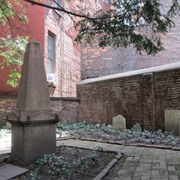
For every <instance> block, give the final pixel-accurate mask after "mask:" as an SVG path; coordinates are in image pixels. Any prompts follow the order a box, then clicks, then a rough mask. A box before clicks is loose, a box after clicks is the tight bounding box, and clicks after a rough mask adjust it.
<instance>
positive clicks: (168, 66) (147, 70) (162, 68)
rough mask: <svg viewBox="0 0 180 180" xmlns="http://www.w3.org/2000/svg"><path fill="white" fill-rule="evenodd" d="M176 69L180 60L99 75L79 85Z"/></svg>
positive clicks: (179, 67) (179, 65) (178, 67)
mask: <svg viewBox="0 0 180 180" xmlns="http://www.w3.org/2000/svg"><path fill="white" fill-rule="evenodd" d="M176 69H180V62H177V63H172V64H166V65H162V66H156V67H151V68H144V69H139V70H135V71H128V72H124V73H118V74H113V75H107V76H103V77H98V78H91V79H86V80H83V81H81V82H80V83H78V84H77V85H85V84H90V83H95V82H101V81H108V80H112V79H118V78H125V77H130V76H136V75H142V74H147V73H154V72H162V71H169V70H176Z"/></svg>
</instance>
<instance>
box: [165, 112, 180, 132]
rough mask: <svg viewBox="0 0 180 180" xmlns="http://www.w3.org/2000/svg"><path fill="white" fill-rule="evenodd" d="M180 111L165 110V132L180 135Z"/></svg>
mask: <svg viewBox="0 0 180 180" xmlns="http://www.w3.org/2000/svg"><path fill="white" fill-rule="evenodd" d="M179 123H180V110H165V131H174V134H175V135H180V134H179Z"/></svg>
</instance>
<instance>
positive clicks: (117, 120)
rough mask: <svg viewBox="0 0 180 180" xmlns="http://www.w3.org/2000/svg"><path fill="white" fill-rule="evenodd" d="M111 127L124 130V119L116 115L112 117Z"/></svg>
mask: <svg viewBox="0 0 180 180" xmlns="http://www.w3.org/2000/svg"><path fill="white" fill-rule="evenodd" d="M112 126H113V128H116V129H119V130H125V129H126V119H125V118H124V117H123V116H121V115H118V116H116V117H114V118H113V123H112Z"/></svg>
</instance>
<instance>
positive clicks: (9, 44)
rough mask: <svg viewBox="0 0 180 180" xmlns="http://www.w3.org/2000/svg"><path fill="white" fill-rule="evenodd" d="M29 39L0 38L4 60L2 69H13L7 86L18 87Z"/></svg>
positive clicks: (0, 48)
mask: <svg viewBox="0 0 180 180" xmlns="http://www.w3.org/2000/svg"><path fill="white" fill-rule="evenodd" d="M27 41H28V37H22V36H17V37H16V38H13V39H12V38H11V37H7V38H0V56H1V57H2V58H3V59H2V62H1V63H0V66H1V68H2V69H3V68H4V67H8V66H10V67H11V71H10V73H9V79H8V81H7V84H9V85H11V86H13V87H16V86H17V85H18V80H19V79H20V77H21V75H20V69H21V66H22V64H23V57H24V53H25V47H26V44H27Z"/></svg>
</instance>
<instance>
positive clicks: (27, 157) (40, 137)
mask: <svg viewBox="0 0 180 180" xmlns="http://www.w3.org/2000/svg"><path fill="white" fill-rule="evenodd" d="M55 152H56V125H55V124H54V123H53V124H43V125H42V124H41V125H37V124H35V125H33V124H31V125H27V126H24V125H23V126H22V125H18V124H12V148H11V156H12V158H17V159H19V160H22V161H24V162H25V161H32V160H35V159H37V158H40V157H42V156H43V155H44V154H49V153H55Z"/></svg>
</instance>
